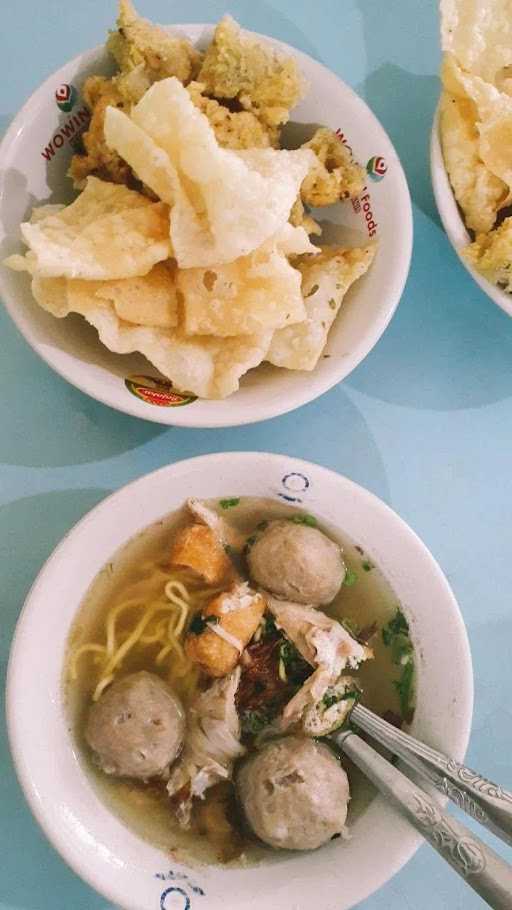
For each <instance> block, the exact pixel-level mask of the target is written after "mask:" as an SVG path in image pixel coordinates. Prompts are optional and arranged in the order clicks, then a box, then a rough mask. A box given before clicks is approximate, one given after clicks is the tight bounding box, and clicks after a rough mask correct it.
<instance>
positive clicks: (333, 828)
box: [237, 736, 350, 850]
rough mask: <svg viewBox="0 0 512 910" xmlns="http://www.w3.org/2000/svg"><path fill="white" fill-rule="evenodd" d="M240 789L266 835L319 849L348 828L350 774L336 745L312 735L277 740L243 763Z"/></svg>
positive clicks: (276, 842)
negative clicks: (333, 749)
mask: <svg viewBox="0 0 512 910" xmlns="http://www.w3.org/2000/svg"><path fill="white" fill-rule="evenodd" d="M237 789H238V794H239V797H240V801H241V803H242V806H243V809H244V812H245V815H246V818H247V821H248V822H249V824H250V826H251V828H252V829H253V831H254V832H255V834H257V835H258V837H259V838H260V840H262V841H264V842H265V843H266V844H270V846H271V847H281V848H283V849H286V850H314V849H315V848H316V847H320V846H321V845H322V844H325V843H326V841H328V840H330V839H331V838H332V837H333V836H334V835H335V834H340V833H341V832H342V831H343V828H344V824H345V820H346V817H347V805H348V801H349V799H350V791H349V784H348V778H347V775H346V773H345V771H344V770H343V768H342V767H341V765H340V763H339V762H338V760H337V759H336V757H335V756H334V755H333V753H332V752H331V750H330V749H329V748H328V747H327V746H324V745H322V744H321V743H317V742H315V741H314V740H312V739H306V738H303V737H300V736H288V737H286V738H284V739H280V740H274V741H273V742H271V743H269V744H268V745H267V746H265V747H264V748H263V749H262V751H261V752H258V753H257V754H256V755H254V756H253V757H251V758H250V759H249V760H248V761H246V762H245V763H244V764H243V765H242V766H241V768H240V770H239V772H238V776H237Z"/></svg>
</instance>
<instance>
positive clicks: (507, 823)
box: [351, 704, 512, 907]
mask: <svg viewBox="0 0 512 910" xmlns="http://www.w3.org/2000/svg"><path fill="white" fill-rule="evenodd" d="M351 720H352V721H353V722H354V723H355V724H357V726H358V727H359V728H360V729H361V730H364V731H365V733H369V734H370V736H373V738H374V739H376V740H377V741H378V742H380V743H381V744H382V745H383V746H385V747H386V748H387V749H389V751H390V752H393V753H394V754H395V755H397V756H398V758H401V759H402V761H403V762H405V764H407V765H408V766H409V767H410V768H412V770H413V771H416V772H417V773H418V774H420V775H421V776H422V777H423V778H424V779H425V780H427V781H428V782H429V783H430V784H432V785H433V786H434V787H435V788H436V790H438V791H439V793H442V794H443V796H447V797H448V798H449V799H451V801H452V802H453V803H455V805H456V806H458V808H459V809H463V810H464V812H466V813H467V814H468V815H470V816H471V817H472V818H474V819H475V821H477V822H480V824H481V825H485V827H486V828H488V829H489V830H490V831H492V832H493V834H496V835H497V837H499V838H501V840H503V841H505V843H507V844H510V845H512V793H510V792H509V791H508V790H505V789H504V788H503V787H500V786H499V784H494V783H492V781H490V780H487V779H486V778H485V777H481V775H480V774H477V772H476V771H472V770H471V769H470V768H466V766H465V765H461V764H460V763H459V762H457V761H454V759H453V758H449V757H448V756H447V755H444V754H443V753H442V752H437V751H436V749H431V748H430V746H426V745H425V744H424V743H422V742H420V741H419V740H417V739H414V737H413V736H410V735H409V734H408V733H404V732H403V731H402V730H397V728H396V727H393V726H392V725H391V724H389V723H388V722H387V721H385V720H383V718H381V717H378V716H377V715H376V714H374V713H373V712H372V711H369V710H368V708H364V707H363V706H362V705H360V704H357V705H356V706H355V707H354V709H353V710H352V714H351ZM511 907H512V898H511Z"/></svg>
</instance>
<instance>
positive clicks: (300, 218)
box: [290, 196, 322, 237]
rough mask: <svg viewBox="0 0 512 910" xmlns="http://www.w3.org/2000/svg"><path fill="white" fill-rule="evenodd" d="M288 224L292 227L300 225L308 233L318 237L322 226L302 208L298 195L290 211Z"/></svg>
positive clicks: (302, 204)
mask: <svg viewBox="0 0 512 910" xmlns="http://www.w3.org/2000/svg"><path fill="white" fill-rule="evenodd" d="M290 224H292V225H293V227H302V228H304V230H305V231H306V232H307V233H308V234H316V235H317V236H318V237H319V236H320V234H321V233H322V228H321V227H320V225H319V224H318V222H316V221H315V219H314V218H312V217H311V215H309V214H308V212H307V211H306V209H305V208H304V203H303V202H302V199H301V197H300V196H297V198H296V200H295V202H294V203H293V206H292V210H291V212H290Z"/></svg>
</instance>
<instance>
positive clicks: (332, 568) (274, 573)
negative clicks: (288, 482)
mask: <svg viewBox="0 0 512 910" xmlns="http://www.w3.org/2000/svg"><path fill="white" fill-rule="evenodd" d="M247 561H248V565H249V571H250V574H251V578H252V579H253V581H255V582H256V583H257V584H259V585H261V587H262V588H265V589H266V590H267V591H271V592H272V594H275V595H276V596H277V597H283V598H285V599H286V600H291V601H294V602H295V603H301V604H311V605H312V606H315V607H320V606H323V605H324V604H328V603H331V601H332V600H334V598H335V597H336V594H337V593H338V591H339V590H340V587H341V585H342V583H343V579H344V577H345V571H346V569H345V563H344V562H343V558H342V555H341V550H340V548H339V546H338V544H336V543H334V541H333V540H330V538H329V537H327V536H326V535H325V534H323V533H322V531H319V530H318V529H317V528H311V527H309V526H308V525H303V524H295V523H294V522H292V521H286V520H281V521H271V522H270V524H269V525H268V527H267V528H266V529H265V530H264V531H263V533H262V534H260V536H259V537H258V538H257V540H256V542H255V543H254V544H253V545H252V547H251V548H250V550H249V553H248V557H247Z"/></svg>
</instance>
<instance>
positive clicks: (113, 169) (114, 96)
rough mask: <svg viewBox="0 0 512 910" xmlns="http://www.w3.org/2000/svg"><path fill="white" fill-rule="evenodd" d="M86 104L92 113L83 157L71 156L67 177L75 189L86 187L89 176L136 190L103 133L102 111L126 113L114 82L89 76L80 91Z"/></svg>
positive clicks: (84, 135)
mask: <svg viewBox="0 0 512 910" xmlns="http://www.w3.org/2000/svg"><path fill="white" fill-rule="evenodd" d="M82 93H83V98H84V101H85V104H86V105H87V107H88V108H89V110H90V111H91V114H92V116H91V122H90V124H89V129H88V130H87V131H86V132H85V133H84V134H83V137H82V141H83V144H84V148H85V154H84V155H73V158H72V159H71V166H70V168H69V176H70V177H71V178H72V180H73V183H74V185H75V187H76V188H77V189H82V188H83V187H84V186H85V179H86V177H88V176H89V175H90V174H92V175H93V176H95V177H99V178H100V179H102V180H109V181H111V182H112V183H124V184H126V186H128V187H132V188H134V187H135V186H137V181H136V180H135V178H134V176H133V173H132V169H131V168H130V167H129V166H128V165H127V164H126V162H125V161H123V159H122V158H120V157H119V155H118V154H117V152H114V151H112V149H109V148H108V146H107V144H106V142H105V136H104V133H103V123H104V120H105V110H106V109H107V107H108V106H109V105H112V106H113V107H119V108H121V109H122V110H125V109H126V103H125V101H124V99H123V98H122V96H121V94H120V92H119V90H118V88H117V86H116V84H115V82H114V81H113V80H112V79H107V78H106V77H105V76H89V78H88V79H87V80H86V82H85V84H84V87H83V89H82Z"/></svg>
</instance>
